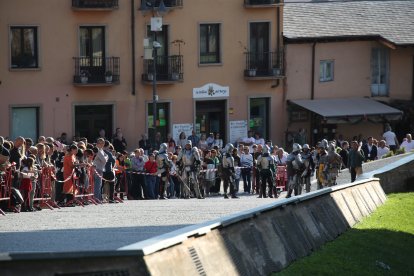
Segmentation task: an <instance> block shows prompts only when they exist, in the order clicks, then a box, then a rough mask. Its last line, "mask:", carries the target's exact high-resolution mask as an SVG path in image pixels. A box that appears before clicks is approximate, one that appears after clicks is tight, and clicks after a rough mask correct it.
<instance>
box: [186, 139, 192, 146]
mask: <svg viewBox="0 0 414 276" xmlns="http://www.w3.org/2000/svg"><path fill="white" fill-rule="evenodd" d="M187 145H190V147H193V143H192V142H191V140H187V143H185V146H187Z"/></svg>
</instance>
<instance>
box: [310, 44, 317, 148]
mask: <svg viewBox="0 0 414 276" xmlns="http://www.w3.org/2000/svg"><path fill="white" fill-rule="evenodd" d="M315 48H316V41H314V42H313V44H312V70H311V71H312V72H311V78H312V79H311V100H313V99H315ZM315 121H316V118H315V114H313V113H312V114H311V122H310V130H311V131H310V132H311V142H312V144H313V145H314V144H315V143H316V141H315V140H317V137H316V134H315V133H313V130H314V129H315V125H316V124H315Z"/></svg>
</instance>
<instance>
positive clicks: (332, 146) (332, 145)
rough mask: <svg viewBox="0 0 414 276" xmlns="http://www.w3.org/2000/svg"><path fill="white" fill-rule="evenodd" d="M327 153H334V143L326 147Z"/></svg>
mask: <svg viewBox="0 0 414 276" xmlns="http://www.w3.org/2000/svg"><path fill="white" fill-rule="evenodd" d="M328 151H332V152H333V151H335V144H334V143H329V146H328Z"/></svg>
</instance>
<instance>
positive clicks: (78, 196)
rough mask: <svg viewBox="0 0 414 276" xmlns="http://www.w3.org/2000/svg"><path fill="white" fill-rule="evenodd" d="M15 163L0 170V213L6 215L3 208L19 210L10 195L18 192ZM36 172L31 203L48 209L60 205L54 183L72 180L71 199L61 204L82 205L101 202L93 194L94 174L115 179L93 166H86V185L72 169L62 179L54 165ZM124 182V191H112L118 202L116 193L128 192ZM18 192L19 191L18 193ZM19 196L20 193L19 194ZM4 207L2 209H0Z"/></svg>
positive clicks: (16, 211) (17, 211)
mask: <svg viewBox="0 0 414 276" xmlns="http://www.w3.org/2000/svg"><path fill="white" fill-rule="evenodd" d="M14 166H15V165H10V166H8V167H6V168H5V170H4V171H2V172H0V203H3V202H5V204H1V205H0V214H1V215H6V212H5V210H7V211H12V212H15V213H19V212H20V208H17V206H14V204H13V200H12V196H13V189H14V190H16V193H19V192H18V191H19V190H18V189H17V188H13V179H14V177H16V176H15V175H16V173H17V172H16V171H15V169H14ZM36 171H37V173H38V177H37V180H36V181H34V182H33V186H34V187H36V190H35V196H34V199H33V205H36V206H38V207H40V208H42V207H45V208H48V209H50V210H53V209H54V208H57V209H60V207H61V206H59V205H58V204H57V202H56V201H55V196H53V195H54V194H55V193H56V190H55V184H56V183H58V182H60V183H65V182H66V181H69V180H72V183H73V188H72V191H73V192H72V199H71V200H69V201H67V202H66V204H65V205H63V206H70V205H72V204H75V205H78V206H82V207H83V206H84V205H85V204H86V203H92V204H95V205H98V204H101V203H102V202H101V201H100V200H99V199H97V198H96V197H95V195H94V188H95V181H94V180H95V177H94V176H95V175H97V176H98V177H100V178H101V179H102V180H103V181H107V182H114V181H115V180H108V179H105V178H104V177H103V176H102V175H100V174H99V173H98V172H96V170H95V169H94V167H93V166H91V167H88V168H87V170H86V173H87V179H88V185H87V187H86V186H85V185H84V183H81V181H80V178H79V176H78V175H77V173H76V170H75V169H74V170H73V171H72V173H71V174H70V176H68V177H67V178H66V179H64V180H58V179H57V176H56V175H55V173H54V167H43V168H42V169H40V170H36ZM123 177H124V179H125V180H126V173H125V172H123ZM124 184H125V192H116V191H115V193H114V198H115V200H116V201H118V202H121V203H122V202H123V200H122V199H121V198H120V197H119V196H118V195H117V194H118V193H124V194H127V193H128V181H124ZM19 194H20V193H19ZM20 197H21V195H20ZM21 203H22V202H21ZM2 207H3V209H5V210H3V209H2Z"/></svg>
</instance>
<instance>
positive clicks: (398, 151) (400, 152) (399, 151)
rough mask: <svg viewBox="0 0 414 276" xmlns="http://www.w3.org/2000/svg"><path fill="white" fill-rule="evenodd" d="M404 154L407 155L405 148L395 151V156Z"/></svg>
mask: <svg viewBox="0 0 414 276" xmlns="http://www.w3.org/2000/svg"><path fill="white" fill-rule="evenodd" d="M404 153H405V148H399V149H397V150H396V151H395V155H398V154H404Z"/></svg>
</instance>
